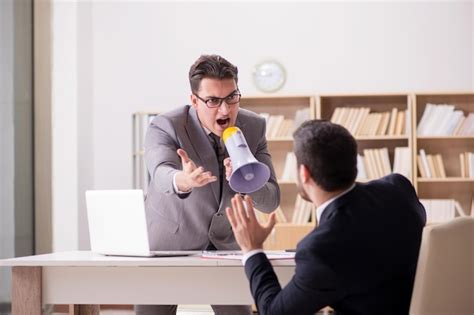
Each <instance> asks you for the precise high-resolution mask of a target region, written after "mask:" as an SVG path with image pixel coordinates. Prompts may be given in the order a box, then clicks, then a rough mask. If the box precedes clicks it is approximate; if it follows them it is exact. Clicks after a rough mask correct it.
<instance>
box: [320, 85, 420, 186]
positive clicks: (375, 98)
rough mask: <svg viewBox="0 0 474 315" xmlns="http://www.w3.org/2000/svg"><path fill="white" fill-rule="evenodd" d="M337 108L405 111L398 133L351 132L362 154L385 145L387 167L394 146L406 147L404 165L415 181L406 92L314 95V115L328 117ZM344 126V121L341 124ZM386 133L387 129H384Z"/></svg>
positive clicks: (374, 111) (409, 111)
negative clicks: (315, 105) (400, 132)
mask: <svg viewBox="0 0 474 315" xmlns="http://www.w3.org/2000/svg"><path fill="white" fill-rule="evenodd" d="M337 108H348V109H360V108H369V109H370V113H371V114H372V113H386V112H392V110H393V109H394V108H395V109H396V110H397V112H401V111H406V112H405V113H406V114H405V117H404V121H403V123H404V128H403V132H402V134H399V135H385V134H384V135H363V136H361V135H358V134H353V135H354V137H355V139H356V140H357V146H358V153H359V154H360V155H364V150H368V149H381V148H387V149H388V154H389V160H390V166H391V168H392V169H393V166H394V155H395V153H394V151H395V148H396V147H408V148H409V149H408V151H409V154H408V155H407V159H406V160H405V161H404V163H405V164H406V165H407V169H408V172H409V173H407V174H406V175H407V177H408V179H410V180H411V181H412V183H413V182H414V176H413V174H414V172H413V170H414V169H413V168H414V164H413V160H412V156H411V152H412V150H413V139H412V133H411V130H412V128H413V126H412V119H411V117H412V103H411V97H410V95H408V94H360V95H359V94H351V95H321V96H319V97H318V98H317V114H318V115H317V117H318V118H321V119H325V120H331V118H332V117H333V114H334V112H335V110H336V109H337ZM342 125H344V124H342ZM385 133H387V132H385Z"/></svg>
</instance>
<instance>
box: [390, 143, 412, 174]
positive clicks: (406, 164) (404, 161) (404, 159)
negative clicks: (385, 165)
mask: <svg viewBox="0 0 474 315" xmlns="http://www.w3.org/2000/svg"><path fill="white" fill-rule="evenodd" d="M393 172H394V173H398V174H401V175H403V176H405V177H406V178H410V177H411V151H410V148H409V147H396V148H395V150H394V157H393Z"/></svg>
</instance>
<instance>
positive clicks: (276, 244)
mask: <svg viewBox="0 0 474 315" xmlns="http://www.w3.org/2000/svg"><path fill="white" fill-rule="evenodd" d="M240 106H241V108H245V109H248V110H251V111H253V112H255V113H260V114H261V113H266V114H269V115H283V116H284V118H285V119H294V118H295V114H296V113H297V111H299V110H305V109H307V110H308V114H309V117H308V118H309V119H314V118H316V104H315V98H314V96H258V97H242V99H241V101H240ZM267 128H268V124H267ZM289 134H290V133H288V134H287V136H285V137H267V143H268V151H269V152H270V154H271V156H272V161H273V166H274V168H275V173H276V177H277V179H278V184H279V185H280V191H281V202H280V208H281V210H282V212H283V214H284V216H285V217H286V219H287V221H288V223H277V224H276V226H275V229H274V230H273V232H272V234H271V235H270V236H269V237H268V239H267V241H266V242H265V244H264V246H265V249H289V248H296V244H297V243H298V242H299V241H300V240H301V239H302V238H303V237H304V236H305V235H306V234H308V232H309V231H311V230H312V229H313V228H314V227H315V225H316V219H315V211H314V207H313V208H312V210H311V216H310V219H309V222H307V223H303V224H295V223H290V222H291V220H292V216H293V212H294V211H295V202H296V197H297V195H298V191H297V187H296V182H295V181H293V180H290V181H289V180H281V178H282V174H283V171H284V168H285V160H286V156H287V153H288V152H292V151H293V138H292V137H291V136H290V135H289ZM294 171H295V172H296V166H295V170H294Z"/></svg>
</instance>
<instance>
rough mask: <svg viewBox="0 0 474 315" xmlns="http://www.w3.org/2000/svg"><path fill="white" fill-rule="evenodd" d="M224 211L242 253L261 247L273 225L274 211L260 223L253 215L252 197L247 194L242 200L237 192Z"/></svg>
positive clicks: (274, 221)
mask: <svg viewBox="0 0 474 315" xmlns="http://www.w3.org/2000/svg"><path fill="white" fill-rule="evenodd" d="M244 202H245V204H244ZM226 212H227V217H228V218H229V221H230V224H231V225H232V230H233V231H234V235H235V239H236V240H237V243H239V245H240V248H241V249H242V251H243V252H244V253H246V252H248V251H251V250H254V249H261V248H263V242H264V241H265V239H266V238H267V237H268V235H269V234H270V232H271V231H272V230H273V227H274V226H275V223H276V219H275V213H272V214H270V216H269V218H268V221H267V222H266V223H265V224H264V225H261V224H260V223H259V222H258V221H257V217H256V216H255V210H254V208H253V205H252V198H250V196H248V195H247V196H245V201H243V200H242V197H241V196H240V195H239V194H236V195H235V196H234V197H233V198H232V208H227V209H226Z"/></svg>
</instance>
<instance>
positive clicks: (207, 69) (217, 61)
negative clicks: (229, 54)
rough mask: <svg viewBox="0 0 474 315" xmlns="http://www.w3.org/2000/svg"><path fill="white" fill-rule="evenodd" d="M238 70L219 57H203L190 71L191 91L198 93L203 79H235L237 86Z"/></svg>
mask: <svg viewBox="0 0 474 315" xmlns="http://www.w3.org/2000/svg"><path fill="white" fill-rule="evenodd" d="M237 74H238V69H237V67H236V66H234V65H233V64H231V63H230V62H229V61H227V60H226V59H224V58H223V57H221V56H219V55H201V56H200V57H199V58H198V59H197V60H196V61H195V62H194V63H193V65H192V66H191V68H190V69H189V84H190V85H191V91H192V92H193V93H197V91H199V87H200V85H201V80H202V79H203V78H212V79H219V80H222V79H234V80H235V83H236V84H237V80H238V78H237Z"/></svg>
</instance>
